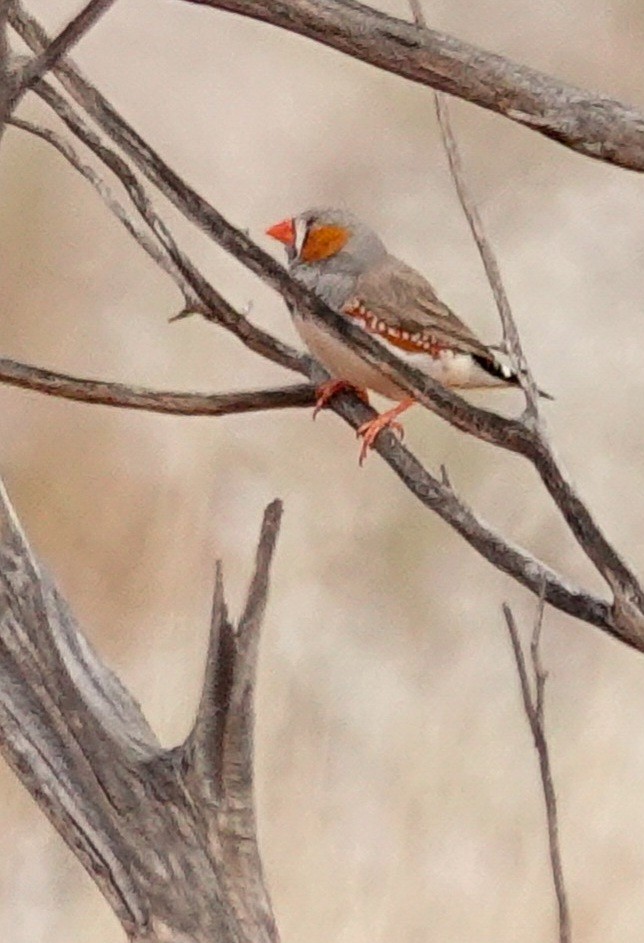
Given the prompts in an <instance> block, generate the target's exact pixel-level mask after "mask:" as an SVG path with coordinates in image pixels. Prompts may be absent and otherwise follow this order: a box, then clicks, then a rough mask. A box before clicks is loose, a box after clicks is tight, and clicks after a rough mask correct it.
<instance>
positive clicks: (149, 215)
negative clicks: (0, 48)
mask: <svg viewBox="0 0 644 943" xmlns="http://www.w3.org/2000/svg"><path fill="white" fill-rule="evenodd" d="M37 92H38V94H39V95H40V97H41V98H42V99H43V101H45V102H46V103H47V105H49V107H50V108H51V109H52V110H53V111H54V112H55V113H56V114H57V115H58V117H59V118H61V119H62V121H63V122H64V123H65V124H66V125H67V127H68V128H69V130H70V131H71V132H72V133H73V134H74V135H75V136H76V137H78V138H79V140H80V141H82V142H83V144H85V145H86V146H87V147H88V148H90V150H92V151H93V152H94V154H96V156H97V157H98V158H99V160H101V161H102V162H103V163H104V164H105V165H106V166H107V167H108V168H109V169H110V170H111V171H112V173H113V174H115V176H116V177H118V179H119V180H120V181H121V183H122V184H123V186H124V187H125V189H126V191H127V193H128V195H129V196H130V198H131V199H132V202H133V203H134V205H135V206H136V208H137V210H138V211H139V213H140V215H141V217H142V219H144V221H145V222H146V223H147V225H148V226H149V227H150V229H151V231H152V232H153V233H154V235H155V236H156V238H157V239H158V240H159V242H160V243H161V245H162V246H163V248H164V250H165V251H166V252H167V254H168V257H169V258H170V260H171V261H172V263H173V265H174V266H176V268H177V270H178V271H179V273H180V275H181V276H182V278H183V279H184V281H185V282H186V283H187V284H188V285H189V286H190V287H191V290H192V292H193V293H194V295H196V297H197V298H198V299H199V307H198V308H197V310H198V311H199V312H200V313H201V314H202V315H203V316H204V317H205V318H207V319H208V320H210V321H213V322H215V323H216V324H220V325H221V326H222V327H224V328H226V329H227V330H230V331H232V332H233V333H234V334H235V335H236V336H237V337H239V338H240V339H241V340H242V341H243V343H244V344H246V346H247V347H249V348H250V349H251V350H254V351H255V352H256V353H259V354H261V355H262V356H264V357H267V358H269V359H271V360H273V361H274V362H275V363H278V364H280V365H281V366H283V367H287V368H288V369H289V370H296V371H298V372H300V373H306V368H305V366H304V364H305V358H303V357H302V355H301V354H298V353H297V352H296V351H294V350H293V349H292V348H291V347H289V346H288V345H287V344H283V343H282V342H281V341H279V340H277V339H276V338H275V337H273V336H272V335H270V334H268V332H266V331H262V330H260V329H259V328H257V327H255V326H254V325H252V324H251V323H250V321H249V320H248V319H247V318H246V317H244V315H242V314H241V313H240V312H239V311H236V310H235V308H233V306H232V305H231V304H229V302H228V301H227V300H226V299H225V298H224V297H223V295H221V294H220V292H218V291H217V290H216V289H215V288H214V287H213V285H212V284H211V283H210V282H209V281H208V280H207V279H206V278H205V277H204V276H203V275H202V274H201V272H200V271H199V270H198V269H197V267H196V266H195V265H194V264H193V262H192V261H191V260H190V259H189V258H188V256H187V255H186V254H185V253H184V252H183V251H182V250H181V249H180V248H179V246H178V245H177V243H176V241H175V239H174V237H173V235H172V233H171V232H170V230H169V229H168V226H167V225H166V223H165V222H164V221H163V220H162V219H161V217H160V216H159V214H158V213H157V211H156V210H155V209H154V206H153V204H152V200H151V198H150V196H149V195H148V193H147V192H146V190H145V187H143V185H142V184H141V182H140V181H139V180H138V178H137V177H136V175H135V174H134V172H133V171H132V169H131V167H130V166H129V165H128V164H127V162H126V161H125V160H124V159H123V158H122V157H121V156H120V155H119V154H117V153H116V151H114V150H113V149H112V148H110V147H108V146H107V145H106V144H104V143H103V141H102V140H101V139H100V138H99V137H98V135H97V134H96V133H95V132H94V131H93V130H92V129H91V128H90V127H89V125H88V123H87V122H86V121H84V120H83V119H82V118H81V117H80V116H79V115H78V114H77V113H76V112H75V110H74V109H73V108H72V107H71V106H70V105H69V104H68V102H67V101H66V100H65V99H64V98H63V97H62V95H60V94H59V93H58V92H57V91H56V89H54V88H53V86H51V85H50V84H49V83H48V82H46V81H44V80H41V81H40V82H39V83H38V86H37ZM146 148H147V145H146ZM149 150H150V153H151V154H154V152H153V151H152V150H151V149H149ZM192 304H193V301H192V295H191V296H190V297H188V298H187V299H186V307H187V308H190V310H192V307H191V306H192Z"/></svg>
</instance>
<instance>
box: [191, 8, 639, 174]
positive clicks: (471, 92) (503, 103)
mask: <svg viewBox="0 0 644 943" xmlns="http://www.w3.org/2000/svg"><path fill="white" fill-rule="evenodd" d="M182 2H185V0H182ZM188 2H191V3H195V4H198V5H199V6H207V7H210V8H212V9H215V10H228V11H230V12H232V13H239V14H241V15H242V16H248V17H251V18H252V19H256V20H262V21H264V22H265V23H272V24H273V25H274V26H279V27H282V28H283V29H286V30H289V31H290V32H293V33H299V34H300V35H302V36H307V37H309V38H310V39H314V40H316V41H317V42H319V43H322V44H324V45H326V46H331V47H332V48H334V49H337V50H339V51H340V52H344V53H347V55H349V56H353V57H354V58H355V59H361V60H362V61H363V62H368V63H370V64H371V65H374V66H377V67H378V68H381V69H385V70H386V71H388V72H393V73H395V74H396V75H400V76H403V77H404V78H407V79H410V80H411V81H413V82H419V83H422V84H424V85H429V86H431V87H432V88H434V89H436V90H437V91H441V92H447V93H448V94H450V95H456V96H457V97H459V98H463V99H465V100H466V101H469V102H472V103H473V104H475V105H480V106H482V107H483V108H488V109H490V110H491V111H494V112H496V113H497V114H500V115H504V116H505V117H506V118H510V119H511V120H512V121H516V122H518V123H519V124H522V125H524V127H526V128H530V129H531V130H533V131H537V132H538V133H539V134H543V135H545V136H546V137H548V138H551V139H552V140H553V141H558V142H559V143H561V144H564V145H565V146H566V147H569V148H572V149H573V150H575V151H577V152H578V153H580V154H585V155H586V156H587V157H594V158H596V159H598V160H603V161H607V162H609V163H613V164H618V165H620V166H622V167H627V168H630V169H631V170H639V171H643V170H644V115H642V113H641V112H639V111H637V110H636V109H635V108H633V107H630V106H628V105H624V104H622V103H620V102H618V101H614V100H612V99H610V98H608V97H607V96H605V95H595V94H593V93H591V92H587V91H584V90H583V89H580V88H576V87H575V86H573V85H568V84H566V83H565V82H562V81H561V80H560V79H556V78H553V77H551V76H549V75H546V74H545V73H543V72H538V71H537V70H536V69H530V68H528V67H527V66H524V65H521V64H520V63H518V62H513V61H512V60H510V59H507V58H505V57H504V56H499V55H496V54H494V53H490V52H486V51H485V50H484V49H481V48H479V47H477V46H472V45H470V44H469V43H465V42H462V41H461V40H459V39H455V38H454V37H453V36H448V35H447V34H445V33H440V32H438V31H437V30H431V29H423V30H422V31H420V30H417V29H415V28H414V26H413V25H411V24H410V23H407V22H405V21H404V20H400V19H396V18H395V17H392V16H388V15H387V14H386V13H381V12H380V11H378V10H373V9H371V8H370V7H367V6H365V5H363V4H362V3H358V2H356V0H316V2H315V3H311V2H310V0H271V3H266V2H265V0H188Z"/></svg>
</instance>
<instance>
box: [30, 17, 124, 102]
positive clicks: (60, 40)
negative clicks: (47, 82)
mask: <svg viewBox="0 0 644 943" xmlns="http://www.w3.org/2000/svg"><path fill="white" fill-rule="evenodd" d="M114 2H115V0H90V2H89V3H88V4H87V5H86V6H85V7H83V9H82V10H81V11H80V13H78V14H77V15H76V16H75V17H74V18H73V19H72V20H70V22H69V23H68V24H67V26H65V27H64V29H62V30H61V32H60V33H59V34H58V36H56V37H54V39H52V41H51V42H50V43H49V45H48V46H46V47H45V49H43V50H42V52H40V53H39V54H38V55H37V56H34V57H33V59H30V60H29V61H28V62H27V63H26V64H25V66H24V68H23V70H22V74H21V75H20V78H19V80H18V89H17V95H16V99H17V98H19V97H20V96H21V95H23V94H24V93H25V92H26V91H27V89H29V88H32V87H33V86H34V85H35V84H36V82H37V81H38V80H39V79H41V78H42V77H43V75H44V74H45V73H46V72H49V70H50V69H53V67H54V66H55V65H56V63H57V62H58V61H59V60H60V59H62V58H63V56H66V55H67V53H68V52H69V51H70V49H71V48H72V46H75V45H76V43H77V42H78V41H79V40H80V39H82V37H83V36H84V35H85V34H86V33H87V32H88V31H89V30H90V29H91V28H92V26H94V24H95V23H96V22H97V21H98V20H99V19H100V18H101V17H102V16H103V14H104V13H107V11H108V10H109V8H110V7H111V6H112V5H113V4H114Z"/></svg>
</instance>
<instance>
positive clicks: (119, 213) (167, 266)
mask: <svg viewBox="0 0 644 943" xmlns="http://www.w3.org/2000/svg"><path fill="white" fill-rule="evenodd" d="M7 123H8V124H10V125H12V126H13V127H15V128H18V129H20V130H22V131H27V132H28V133H29V134H32V135H33V136H34V137H38V138H40V139H41V140H43V141H46V142H47V143H48V144H50V145H51V146H52V147H54V148H55V149H56V150H57V151H58V153H59V154H61V155H62V156H63V157H64V158H65V160H67V161H68V162H69V163H70V164H71V166H72V167H73V168H74V169H75V170H77V171H78V173H80V174H81V175H82V176H83V177H84V178H85V179H86V180H87V181H88V182H89V183H90V184H91V185H92V186H93V187H94V189H95V190H96V192H97V193H98V195H99V196H100V198H101V200H102V201H103V203H104V204H105V205H106V206H107V208H108V209H109V210H110V212H111V213H113V214H114V216H116V218H117V219H118V220H119V222H120V223H122V224H123V226H124V227H125V228H126V229H127V231H128V232H129V233H130V235H131V236H132V238H133V239H135V241H136V242H138V244H139V245H140V246H141V248H142V249H143V250H144V251H145V252H147V254H148V255H149V256H150V258H151V259H153V260H154V261H155V262H156V263H157V265H158V266H159V268H161V269H162V270H163V271H164V272H165V273H166V275H169V276H170V278H171V279H172V280H173V281H174V282H175V283H176V285H177V287H178V288H179V290H180V291H181V293H182V295H183V298H184V308H183V311H182V312H181V313H180V314H177V315H176V316H175V317H177V318H178V317H181V316H185V315H186V313H187V312H188V311H190V312H197V311H199V312H201V311H202V310H203V307H204V306H203V303H202V302H201V301H200V300H199V298H198V296H197V295H196V293H195V292H194V291H193V289H192V287H191V285H190V284H189V283H188V282H187V281H186V279H185V278H184V277H183V275H182V274H181V272H180V271H179V269H178V268H177V267H176V265H175V264H174V263H173V261H172V259H171V258H170V256H169V255H168V253H167V252H166V251H165V249H163V247H162V246H161V244H160V243H159V242H157V241H155V240H154V239H151V238H150V236H149V235H148V232H147V230H145V229H143V228H142V227H141V226H139V225H138V224H137V223H136V221H135V220H134V218H133V216H132V214H131V213H130V212H128V210H127V209H126V208H125V207H124V206H123V205H122V204H121V203H120V202H119V201H118V200H117V199H116V197H115V196H114V194H113V193H112V191H111V190H110V188H109V186H108V185H107V183H106V182H105V180H104V179H103V177H101V175H100V174H99V173H97V171H96V170H95V169H94V167H92V166H91V165H90V164H87V163H85V162H84V161H83V160H82V159H81V158H80V156H79V155H78V154H77V152H76V151H75V149H74V148H73V147H72V145H71V144H70V143H69V141H66V140H65V138H64V137H63V136H62V135H60V134H58V133H57V132H56V131H52V130H51V129H50V128H46V127H44V126H43V125H39V124H36V123H35V122H33V121H24V120H22V119H20V118H10V119H9V120H8V122H7ZM120 182H121V183H122V184H123V181H122V180H121V181H120Z"/></svg>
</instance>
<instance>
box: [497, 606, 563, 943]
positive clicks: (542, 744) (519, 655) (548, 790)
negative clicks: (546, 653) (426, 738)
mask: <svg viewBox="0 0 644 943" xmlns="http://www.w3.org/2000/svg"><path fill="white" fill-rule="evenodd" d="M544 597H545V592H544V591H543V590H542V592H541V595H540V599H539V606H538V609H537V614H536V616H535V620H534V626H533V630H532V638H531V642H530V653H531V665H532V672H533V675H534V691H532V690H531V684H530V678H529V676H528V669H527V667H526V660H525V655H524V653H523V647H522V645H521V640H520V638H519V632H518V629H517V626H516V622H515V621H514V616H513V614H512V610H511V609H510V607H509V606H508V604H507V603H504V604H503V615H504V616H505V621H506V625H507V627H508V632H509V634H510V640H511V642H512V651H513V653H514V660H515V662H516V666H517V672H518V675H519V683H520V687H521V698H522V701H523V708H524V711H525V715H526V717H527V719H528V724H529V725H530V731H531V733H532V739H533V741H534V745H535V749H536V751H537V756H538V758H539V772H540V776H541V787H542V791H543V798H544V804H545V810H546V820H547V823H548V847H549V854H550V869H551V872H552V880H553V884H554V888H555V894H556V897H557V907H558V915H559V943H570V941H571V939H572V937H571V929H570V911H569V908H568V898H567V895H566V885H565V881H564V876H563V866H562V862H561V850H560V847H559V824H558V813H557V795H556V792H555V787H554V782H553V779H552V769H551V766H550V751H549V749H548V740H547V737H546V731H545V719H544V690H545V684H546V678H547V674H546V672H545V671H544V669H543V665H542V662H541V656H540V651H539V642H540V638H541V628H542V625H543V612H544V605H545V598H544Z"/></svg>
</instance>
